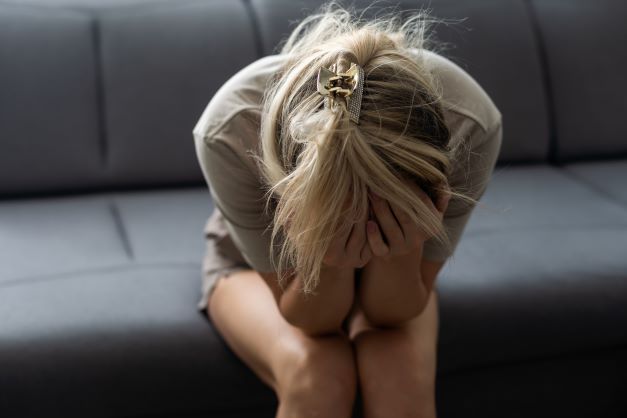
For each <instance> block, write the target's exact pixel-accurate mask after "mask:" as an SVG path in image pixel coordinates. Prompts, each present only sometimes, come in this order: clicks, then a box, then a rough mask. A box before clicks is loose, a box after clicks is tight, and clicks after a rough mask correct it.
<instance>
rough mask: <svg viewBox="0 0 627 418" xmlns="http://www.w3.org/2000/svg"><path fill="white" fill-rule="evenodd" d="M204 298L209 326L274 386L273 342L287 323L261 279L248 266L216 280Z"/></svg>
mask: <svg viewBox="0 0 627 418" xmlns="http://www.w3.org/2000/svg"><path fill="white" fill-rule="evenodd" d="M207 297H208V298H209V299H208V301H207V306H208V307H207V315H209V317H210V318H209V319H210V320H211V323H212V324H213V326H214V327H215V328H216V329H217V330H218V332H219V333H220V335H222V337H223V338H224V340H225V341H226V343H227V344H228V345H229V347H230V348H231V349H232V350H233V352H234V353H235V354H237V356H238V357H239V358H240V359H242V361H244V363H246V364H247V365H248V366H249V367H250V368H251V369H252V370H253V371H254V372H255V374H256V375H257V376H258V377H259V378H260V379H261V380H263V381H264V382H265V383H266V384H268V385H269V386H270V387H272V388H274V389H276V382H275V370H274V364H275V361H274V343H275V342H276V340H277V338H278V337H279V336H280V334H282V333H285V332H286V331H287V326H289V324H287V323H286V321H285V319H284V318H283V316H282V315H281V313H280V312H279V310H278V306H277V304H276V301H275V299H274V296H273V295H272V291H271V290H270V288H269V287H268V286H267V285H266V283H265V282H264V281H263V278H261V276H259V275H258V274H257V272H256V271H255V270H252V269H245V270H239V271H235V272H232V273H230V274H229V277H228V278H224V277H222V278H220V279H218V280H217V282H216V284H215V287H214V289H213V291H212V292H211V293H210V294H209V295H208V296H207Z"/></svg>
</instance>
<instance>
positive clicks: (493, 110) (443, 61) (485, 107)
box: [410, 49, 502, 131]
mask: <svg viewBox="0 0 627 418" xmlns="http://www.w3.org/2000/svg"><path fill="white" fill-rule="evenodd" d="M410 51H411V52H412V53H414V54H415V55H416V57H417V59H418V62H420V63H421V64H423V65H425V66H426V67H428V68H429V70H430V72H431V74H432V76H433V77H434V81H435V83H436V86H437V88H438V90H439V91H440V92H441V95H442V96H441V101H442V105H443V107H444V111H445V113H446V114H447V117H448V118H450V119H451V121H458V120H460V118H469V119H471V120H472V121H473V122H475V123H476V124H478V125H479V126H480V127H481V128H482V129H483V131H488V130H489V129H490V128H491V127H494V126H495V125H496V124H498V123H499V122H500V121H501V119H502V115H501V112H500V110H499V109H498V107H497V106H496V104H495V103H494V101H493V100H492V98H491V97H490V96H489V95H488V93H487V92H486V91H485V90H484V88H483V87H482V86H481V85H480V84H479V83H478V82H477V80H475V78H474V77H472V76H471V75H470V74H469V73H468V72H467V71H466V70H464V69H463V68H462V67H460V66H459V65H457V64H456V63H454V62H453V61H451V60H450V59H449V58H447V57H445V56H443V55H441V54H438V53H436V52H434V51H429V50H426V49H423V50H420V51H418V50H416V49H412V50H410Z"/></svg>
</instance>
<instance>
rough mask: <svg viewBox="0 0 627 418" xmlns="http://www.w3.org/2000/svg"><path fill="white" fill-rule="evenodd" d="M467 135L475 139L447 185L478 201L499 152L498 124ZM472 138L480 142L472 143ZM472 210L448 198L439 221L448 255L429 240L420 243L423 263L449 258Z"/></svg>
mask: <svg viewBox="0 0 627 418" xmlns="http://www.w3.org/2000/svg"><path fill="white" fill-rule="evenodd" d="M477 131H479V132H477ZM471 135H478V137H471V140H470V143H471V144H472V145H471V147H470V149H469V150H462V151H461V152H460V157H459V158H457V159H456V160H455V167H454V169H453V171H452V173H451V177H450V179H449V184H450V185H451V187H452V188H454V189H455V190H457V191H459V192H461V193H464V194H466V195H468V196H470V197H472V198H473V199H475V200H479V199H480V198H481V197H482V196H483V194H484V192H485V191H486V189H487V187H488V183H489V182H490V178H491V176H492V173H493V171H494V168H495V166H496V162H497V159H498V156H499V153H500V150H501V144H502V140H503V124H502V120H501V119H500V118H499V120H498V122H497V123H495V124H494V125H493V126H492V127H490V128H489V129H488V130H487V131H483V130H482V129H481V128H480V126H479V125H478V124H477V125H476V127H475V129H474V130H473V131H472V133H471ZM476 138H480V139H479V140H475V139H476ZM475 206H476V205H475V204H473V203H472V202H471V203H468V202H465V201H461V199H456V198H455V197H453V198H451V200H450V201H449V204H448V207H447V209H446V211H445V212H444V217H443V224H444V228H445V229H446V232H447V233H448V237H449V239H450V241H451V246H452V248H451V251H450V252H447V251H446V249H445V247H444V246H443V245H441V244H440V243H438V242H437V240H436V239H435V238H430V239H428V240H426V241H425V242H424V246H423V253H422V256H423V258H424V259H427V260H431V261H444V260H446V259H447V258H448V257H450V256H451V255H453V253H454V251H455V249H456V248H457V245H458V244H459V241H460V239H461V236H462V233H463V232H464V229H465V228H466V225H467V224H468V221H469V220H470V217H471V215H472V212H473V210H474V208H475Z"/></svg>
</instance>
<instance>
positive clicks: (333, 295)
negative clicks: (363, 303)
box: [279, 267, 355, 335]
mask: <svg viewBox="0 0 627 418" xmlns="http://www.w3.org/2000/svg"><path fill="white" fill-rule="evenodd" d="M354 274H355V269H353V268H348V269H346V268H333V267H322V269H321V270H320V282H319V284H318V286H317V287H316V289H315V293H316V294H315V295H313V294H307V295H305V294H304V293H303V292H302V290H301V288H302V286H303V282H302V277H301V276H300V274H298V273H297V274H296V276H295V277H294V279H293V280H292V281H291V282H290V283H289V285H288V286H287V288H286V289H285V292H283V294H282V296H281V300H280V302H279V307H280V310H281V313H282V314H283V316H284V317H285V318H286V319H287V321H288V322H289V323H291V324H292V325H294V326H297V327H299V328H301V329H302V330H303V331H305V332H306V333H307V334H309V335H322V334H328V333H334V332H341V327H342V322H343V321H344V318H345V317H346V316H347V315H348V312H349V311H350V308H351V306H352V304H353V300H354V298H355V280H354Z"/></svg>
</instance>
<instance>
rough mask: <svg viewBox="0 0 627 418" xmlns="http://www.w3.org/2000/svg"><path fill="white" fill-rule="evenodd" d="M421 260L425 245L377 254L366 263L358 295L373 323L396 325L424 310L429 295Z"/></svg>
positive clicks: (365, 312)
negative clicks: (409, 250)
mask: <svg viewBox="0 0 627 418" xmlns="http://www.w3.org/2000/svg"><path fill="white" fill-rule="evenodd" d="M421 259H422V246H421V247H420V249H419V250H418V251H417V252H416V253H410V254H406V255H403V256H398V257H394V258H385V257H375V258H373V259H372V260H371V261H370V262H369V263H368V264H366V266H365V267H364V269H363V271H362V273H361V280H360V286H359V294H358V295H357V297H359V301H360V304H361V306H362V309H363V311H364V314H365V316H366V317H367V318H368V320H369V322H370V323H372V324H374V325H378V326H394V325H395V324H398V323H399V322H404V321H406V320H408V319H411V318H413V317H415V316H416V315H418V314H419V313H420V312H422V311H423V309H424V307H425V305H426V303H427V301H428V296H429V295H428V292H427V288H426V287H425V284H424V282H423V280H422V277H421V271H420V265H421Z"/></svg>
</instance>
